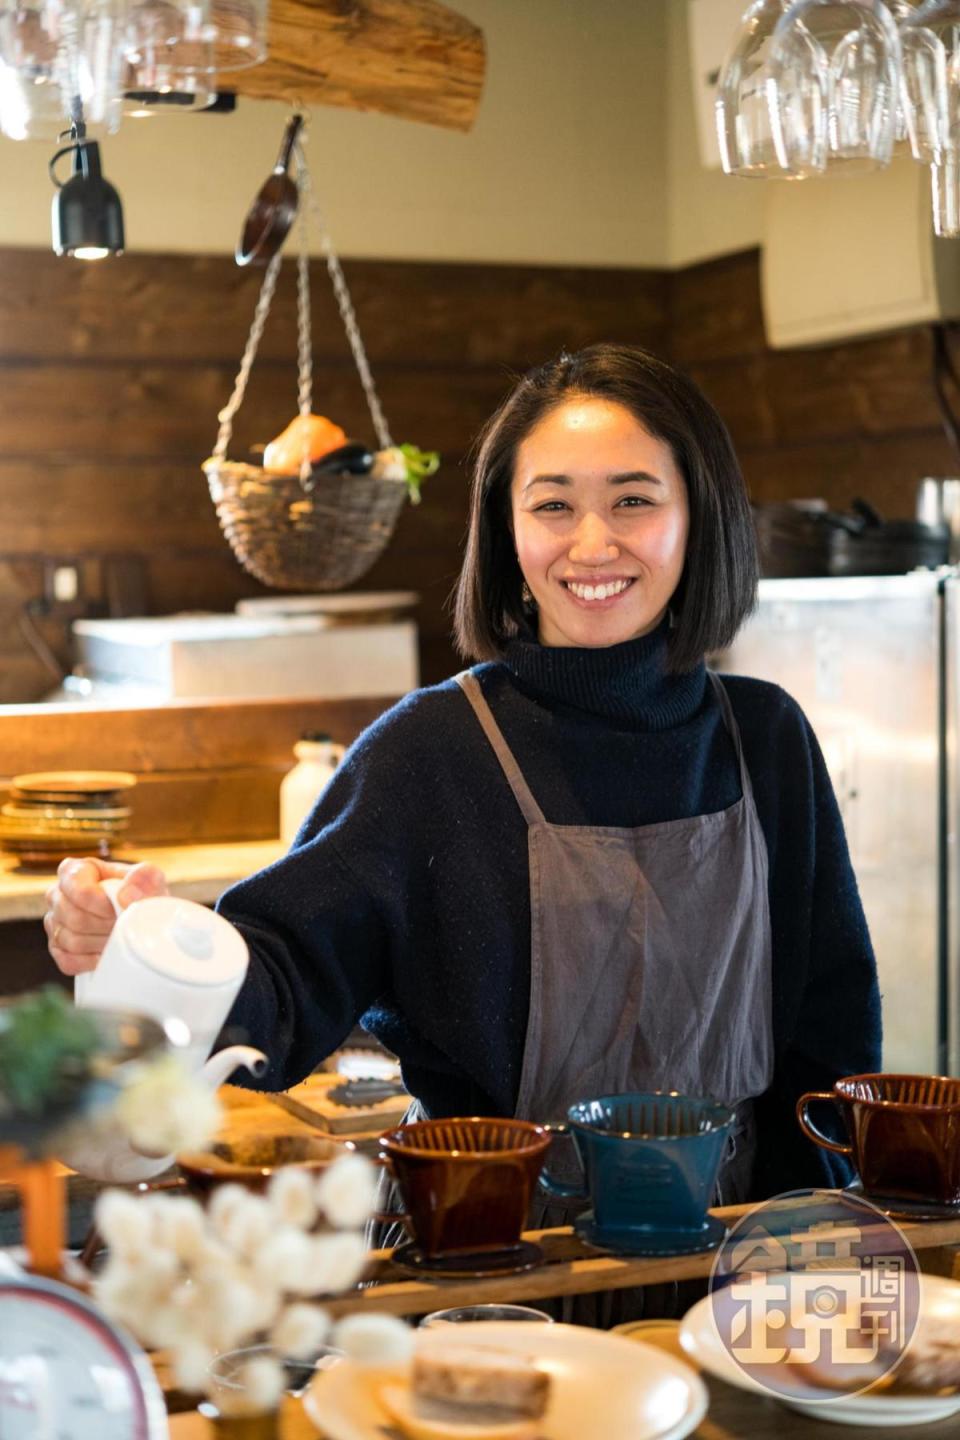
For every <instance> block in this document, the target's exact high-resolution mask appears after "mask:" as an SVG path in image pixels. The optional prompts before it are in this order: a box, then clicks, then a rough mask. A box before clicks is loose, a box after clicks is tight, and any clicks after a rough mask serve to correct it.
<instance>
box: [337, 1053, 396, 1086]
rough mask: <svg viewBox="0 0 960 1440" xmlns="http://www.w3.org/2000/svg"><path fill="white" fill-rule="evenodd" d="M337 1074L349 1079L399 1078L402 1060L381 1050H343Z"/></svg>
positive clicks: (340, 1054)
mask: <svg viewBox="0 0 960 1440" xmlns="http://www.w3.org/2000/svg"><path fill="white" fill-rule="evenodd" d="M337 1074H338V1075H343V1076H345V1077H346V1079H348V1080H399V1079H400V1061H399V1060H394V1059H393V1057H392V1056H391V1055H384V1054H383V1053H382V1052H381V1051H379V1050H360V1049H352V1050H341V1051H340V1053H339V1054H338V1055H337Z"/></svg>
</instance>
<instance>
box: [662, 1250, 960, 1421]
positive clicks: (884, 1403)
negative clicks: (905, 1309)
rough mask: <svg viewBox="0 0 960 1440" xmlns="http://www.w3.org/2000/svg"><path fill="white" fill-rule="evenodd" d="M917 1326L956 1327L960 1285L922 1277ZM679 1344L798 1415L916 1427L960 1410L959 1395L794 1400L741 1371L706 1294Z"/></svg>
mask: <svg viewBox="0 0 960 1440" xmlns="http://www.w3.org/2000/svg"><path fill="white" fill-rule="evenodd" d="M920 1280H921V1290H920V1312H919V1322H918V1323H919V1324H921V1325H922V1324H923V1317H924V1315H937V1316H951V1317H956V1320H957V1325H958V1329H960V1284H958V1283H957V1281H955V1280H944V1279H942V1278H941V1277H940V1276H938V1275H922V1276H921V1277H920ZM680 1344H681V1345H682V1346H683V1348H684V1350H685V1351H686V1352H687V1354H688V1355H689V1356H690V1358H691V1360H693V1361H694V1362H695V1363H696V1364H697V1365H698V1366H699V1367H700V1369H701V1370H706V1372H707V1374H708V1375H714V1376H716V1378H717V1379H718V1380H725V1381H726V1382H727V1384H728V1385H736V1386H737V1387H738V1389H740V1390H749V1391H750V1392H751V1393H752V1394H755V1395H764V1396H766V1398H767V1399H770V1398H773V1399H776V1400H779V1402H780V1404H781V1405H786V1406H788V1407H789V1408H790V1409H791V1410H799V1412H800V1414H801V1415H812V1416H814V1418H815V1419H817V1420H832V1421H834V1422H835V1423H836V1424H838V1425H869V1426H871V1427H877V1428H878V1429H879V1428H887V1427H889V1426H893V1425H920V1424H925V1423H927V1422H928V1421H932V1420H945V1419H946V1418H947V1417H948V1416H950V1415H956V1414H957V1413H958V1412H960V1395H929V1396H928V1395H896V1394H893V1395H887V1394H884V1393H882V1392H881V1393H879V1394H876V1395H838V1394H837V1393H836V1392H831V1391H829V1390H824V1391H823V1392H822V1395H823V1399H822V1400H819V1399H811V1400H804V1399H800V1398H797V1399H792V1398H788V1397H787V1396H786V1395H778V1394H776V1393H775V1392H774V1391H772V1390H769V1389H767V1387H766V1386H765V1385H761V1384H760V1383H759V1381H757V1380H754V1379H753V1378H752V1377H751V1376H749V1375H747V1374H745V1373H744V1371H743V1370H742V1369H741V1368H740V1366H739V1365H738V1364H737V1362H736V1361H735V1360H734V1359H733V1357H732V1355H731V1354H730V1352H729V1351H728V1350H727V1348H726V1346H725V1345H724V1343H723V1341H722V1340H721V1339H720V1336H719V1335H718V1333H717V1328H716V1325H715V1324H714V1319H713V1308H712V1306H711V1303H710V1296H709V1295H707V1296H705V1297H704V1299H703V1300H698V1302H697V1304H696V1305H694V1306H693V1308H692V1309H691V1310H688V1311H687V1313H686V1315H685V1316H684V1317H683V1323H682V1325H681V1326H680Z"/></svg>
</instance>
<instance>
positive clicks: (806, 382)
mask: <svg viewBox="0 0 960 1440" xmlns="http://www.w3.org/2000/svg"><path fill="white" fill-rule="evenodd" d="M668 346H669V350H670V354H671V358H672V359H674V360H675V361H676V362H677V363H678V364H680V365H683V366H684V367H685V368H686V369H687V370H689V372H690V373H691V374H692V375H693V376H694V378H695V379H696V380H697V381H698V382H699V383H700V384H701V385H702V386H703V388H704V390H705V391H706V393H707V394H708V395H709V397H710V399H711V400H712V401H713V403H714V404H715V405H716V406H717V408H718V409H719V410H720V412H721V414H722V415H723V417H724V419H725V420H726V422H727V424H728V425H729V427H730V431H731V434H732V436H733V440H734V443H735V445H736V447H737V451H738V453H739V455H740V459H741V462H742V464H743V470H744V474H745V475H746V478H747V483H748V484H749V486H750V490H751V494H752V495H753V498H754V499H755V500H758V501H761V502H766V501H771V500H787V499H793V500H799V499H805V498H809V497H811V496H822V497H823V498H824V499H826V500H827V502H828V503H829V505H830V506H831V507H833V508H836V509H848V508H849V505H850V502H851V500H853V499H854V498H855V497H856V496H858V495H859V496H862V497H863V498H864V499H867V500H869V501H870V502H871V503H872V504H874V505H875V506H876V507H877V508H878V509H879V510H880V511H881V512H882V513H883V514H884V515H886V516H887V517H888V518H893V517H898V518H908V517H911V516H912V515H913V514H914V509H915V499H916V487H917V481H918V480H919V479H920V478H921V477H922V476H924V475H957V474H960V458H958V457H957V455H956V454H954V452H953V451H952V450H951V448H950V446H949V445H948V443H947V441H946V439H945V437H944V433H943V430H942V428H941V425H940V418H939V414H938V411H937V406H936V401H935V398H934V391H933V386H932V384H931V378H930V377H931V339H930V334H929V331H928V329H927V328H926V327H924V326H918V327H916V328H914V329H907V330H899V331H896V332H894V333H892V334H888V335H881V336H876V337H873V338H870V339H865V340H856V341H851V342H848V343H846V344H842V345H825V346H822V347H818V348H816V349H809V350H779V351H774V350H770V349H769V348H768V346H767V344H766V340H765V338H764V333H763V317H762V314H761V307H760V257H759V252H758V251H755V250H752V251H747V252H745V253H743V254H739V255H733V256H729V257H726V258H724V259H721V260H713V261H710V262H708V263H707V264H703V265H696V266H691V267H690V268H688V269H686V270H682V271H678V272H677V273H676V274H675V275H674V276H673V277H672V288H671V306H670V318H669V339H668ZM957 399H958V397H957V396H954V397H953V401H954V403H955V404H956V403H957Z"/></svg>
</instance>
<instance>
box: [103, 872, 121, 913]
mask: <svg viewBox="0 0 960 1440" xmlns="http://www.w3.org/2000/svg"><path fill="white" fill-rule="evenodd" d="M122 885H123V881H122V880H118V879H116V878H111V879H110V880H101V881H100V888H101V889H102V891H103V893H104V895H106V897H107V899H108V900H109V901H110V904H111V905H112V906H113V908H114V910H115V911H116V913H117V915H122V914H123V906H122V905H121V904H120V901H119V899H118V896H119V894H120V887H121V886H122Z"/></svg>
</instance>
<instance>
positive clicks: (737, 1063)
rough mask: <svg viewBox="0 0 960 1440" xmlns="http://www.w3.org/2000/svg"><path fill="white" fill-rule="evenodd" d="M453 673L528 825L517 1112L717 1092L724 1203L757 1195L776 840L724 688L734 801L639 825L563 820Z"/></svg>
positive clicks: (554, 1115) (472, 691) (553, 1113)
mask: <svg viewBox="0 0 960 1440" xmlns="http://www.w3.org/2000/svg"><path fill="white" fill-rule="evenodd" d="M456 678H457V681H458V683H459V685H460V686H461V688H462V690H463V692H464V694H465V695H466V697H467V699H468V700H469V702H470V704H471V705H472V707H473V709H474V712H475V714H476V716H477V718H478V720H479V722H480V724H481V725H482V726H483V729H484V732H485V734H486V736H487V738H488V740H489V741H490V744H491V745H492V747H493V749H494V752H495V754H496V756H497V759H498V760H499V761H500V764H501V766H502V768H503V772H504V774H505V776H506V779H507V782H508V783H509V785H510V788H511V790H512V791H513V794H514V797H515V798H516V801H517V804H518V805H519V807H520V810H521V812H522V814H523V817H524V819H525V820H526V822H527V835H528V853H529V861H530V917H531V937H530V1007H529V1014H528V1020H527V1031H526V1039H525V1043H524V1051H523V1062H522V1068H521V1075H520V1087H519V1092H518V1095H517V1103H516V1110H515V1114H516V1116H517V1117H518V1118H520V1119H525V1120H536V1121H556V1120H562V1119H564V1117H565V1114H566V1111H567V1108H568V1107H569V1106H570V1105H571V1104H573V1103H574V1101H576V1100H582V1099H586V1098H589V1097H590V1096H593V1095H611V1094H619V1093H623V1092H625V1091H630V1090H664V1089H665V1090H678V1091H680V1092H682V1093H685V1094H688V1095H702V1096H710V1097H712V1098H713V1099H715V1100H718V1101H721V1102H723V1103H724V1104H729V1105H732V1106H734V1107H735V1108H736V1109H737V1124H736V1126H735V1128H734V1134H733V1136H732V1137H731V1143H730V1145H729V1146H728V1152H727V1154H726V1156H725V1158H724V1162H723V1165H722V1168H721V1175H720V1181H719V1185H718V1193H717V1196H716V1200H717V1201H718V1202H719V1203H723V1204H733V1203H736V1202H737V1201H739V1200H741V1199H745V1198H746V1196H747V1192H748V1190H749V1186H750V1181H751V1175H752V1169H753V1155H754V1148H755V1139H754V1134H753V1113H752V1111H753V1107H752V1104H751V1101H752V1099H753V1097H755V1096H758V1095H761V1094H762V1093H763V1092H764V1091H765V1090H766V1089H767V1088H768V1086H769V1084H770V1081H771V1078H772V1074H773V1030H772V1019H771V953H772V943H771V931H770V907H769V896H768V891H767V847H766V841H765V839H764V836H763V831H762V829H761V826H760V821H759V817H758V815H757V809H756V805H755V803H754V798H753V787H752V785H751V783H750V776H749V773H748V771H747V767H746V764H745V762H744V758H743V749H742V745H741V741H740V731H739V727H738V725H737V723H736V719H735V718H734V715H733V712H732V710H731V708H730V701H729V698H728V696H727V692H726V690H725V689H724V687H723V685H722V683H721V682H720V680H719V679H718V678H717V676H716V675H714V674H712V673H710V674H709V679H710V681H711V683H712V684H713V687H714V691H715V693H716V697H717V700H718V703H719V705H720V709H721V712H722V715H723V719H724V723H725V725H726V727H727V730H728V732H729V734H730V738H731V740H732V741H733V745H734V749H735V751H736V756H737V763H738V765H739V769H740V784H741V791H742V793H741V797H740V799H739V800H738V801H737V802H736V803H735V804H733V805H731V806H730V807H729V808H728V809H726V810H722V811H719V812H718V813H715V814H710V815H696V816H692V817H691V818H689V819H683V820H668V821H663V822H660V823H659V824H655V825H642V826H636V827H631V828H626V827H614V826H599V825H552V824H550V823H549V822H548V821H546V820H545V819H544V817H543V813H542V811H541V810H540V807H539V806H538V804H537V802H536V801H535V800H534V798H533V795H532V794H531V792H530V789H529V787H528V785H527V783H526V780H525V779H524V777H523V775H522V774H521V772H520V769H519V766H518V765H517V762H516V760H515V759H514V757H513V754H512V752H511V751H510V749H509V747H508V745H507V743H506V741H505V739H504V737H503V734H502V733H501V731H500V728H499V726H498V725H497V722H496V721H495V719H494V718H493V714H492V712H491V710H490V707H489V705H488V704H487V702H486V700H485V699H484V696H483V693H482V691H481V688H480V684H479V681H478V680H477V678H476V676H475V675H474V674H472V672H470V671H465V672H464V673H463V674H461V675H458V676H457V677H456ZM414 1112H415V1113H416V1114H417V1115H422V1114H423V1111H422V1110H421V1109H420V1107H419V1106H417V1105H416V1103H415V1105H414V1107H412V1112H411V1116H410V1118H413V1113H414ZM558 1151H560V1152H561V1153H557V1152H558ZM550 1168H551V1170H552V1171H553V1172H554V1173H555V1174H558V1175H559V1176H561V1177H563V1176H564V1175H565V1174H567V1175H569V1174H570V1173H571V1172H572V1173H577V1172H578V1170H579V1167H578V1166H577V1165H576V1162H575V1157H574V1156H573V1154H572V1147H571V1149H570V1150H568V1152H567V1153H566V1154H563V1153H562V1142H561V1144H560V1145H555V1146H554V1147H553V1150H552V1153H551V1158H550ZM578 1208H582V1207H576V1206H568V1205H565V1204H563V1203H557V1202H555V1201H543V1202H539V1201H538V1202H537V1203H536V1205H535V1207H534V1211H533V1213H532V1214H531V1217H530V1225H531V1228H542V1227H546V1226H549V1225H563V1224H569V1223H570V1220H571V1218H572V1216H573V1215H574V1214H575V1213H576V1211H577V1209H578ZM380 1243H381V1244H389V1243H391V1240H390V1239H387V1240H384V1239H381V1240H380ZM394 1243H395V1242H394ZM586 1298H589V1297H586ZM578 1318H580V1317H578Z"/></svg>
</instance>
